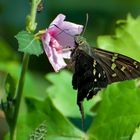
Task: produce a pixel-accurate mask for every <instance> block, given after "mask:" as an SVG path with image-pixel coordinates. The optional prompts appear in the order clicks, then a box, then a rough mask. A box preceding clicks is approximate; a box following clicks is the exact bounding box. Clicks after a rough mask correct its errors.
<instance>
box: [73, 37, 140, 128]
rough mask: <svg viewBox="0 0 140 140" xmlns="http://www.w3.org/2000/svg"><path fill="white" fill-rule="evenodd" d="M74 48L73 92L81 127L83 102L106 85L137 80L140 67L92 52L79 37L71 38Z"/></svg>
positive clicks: (110, 54)
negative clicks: (80, 116)
mask: <svg viewBox="0 0 140 140" xmlns="http://www.w3.org/2000/svg"><path fill="white" fill-rule="evenodd" d="M75 44H76V47H75V49H74V50H73V51H72V53H71V61H72V63H73V67H74V73H73V77H72V86H73V89H75V90H77V105H78V106H79V109H80V111H81V114H82V122H83V125H84V110H83V106H82V102H83V100H84V99H85V98H86V99H87V100H89V99H91V98H92V97H93V96H94V95H96V94H97V93H98V91H100V90H101V89H102V88H106V87H107V85H108V84H111V83H114V82H119V81H124V80H131V79H135V78H138V77H140V63H139V62H138V61H136V60H134V59H132V58H130V57H127V56H124V55H122V54H118V53H115V52H110V51H106V50H103V49H99V48H92V47H90V45H89V44H88V42H87V41H86V39H85V38H84V37H83V36H80V35H77V36H75Z"/></svg>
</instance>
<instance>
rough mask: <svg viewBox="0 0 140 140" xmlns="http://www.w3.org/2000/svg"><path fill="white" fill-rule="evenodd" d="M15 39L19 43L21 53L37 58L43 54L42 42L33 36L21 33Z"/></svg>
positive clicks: (24, 32)
mask: <svg viewBox="0 0 140 140" xmlns="http://www.w3.org/2000/svg"><path fill="white" fill-rule="evenodd" d="M15 37H16V39H17V40H18V43H19V49H18V50H19V51H21V52H24V53H29V54H32V55H36V56H39V55H40V54H42V53H43V49H42V47H41V45H40V41H39V40H37V39H36V38H35V37H34V35H33V34H31V33H28V32H26V31H21V32H19V33H18V34H17V35H16V36H15Z"/></svg>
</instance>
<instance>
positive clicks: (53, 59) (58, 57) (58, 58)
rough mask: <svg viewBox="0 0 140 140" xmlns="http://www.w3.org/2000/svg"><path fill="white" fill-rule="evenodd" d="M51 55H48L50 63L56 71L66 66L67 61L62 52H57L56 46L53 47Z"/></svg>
mask: <svg viewBox="0 0 140 140" xmlns="http://www.w3.org/2000/svg"><path fill="white" fill-rule="evenodd" d="M51 49H52V51H51V56H50V57H48V59H49V61H50V63H51V64H52V67H53V68H54V70H55V71H56V72H58V71H59V70H61V69H62V68H64V67H66V63H65V61H64V59H63V57H62V54H59V53H57V52H56V50H55V48H51Z"/></svg>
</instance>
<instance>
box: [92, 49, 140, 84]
mask: <svg viewBox="0 0 140 140" xmlns="http://www.w3.org/2000/svg"><path fill="white" fill-rule="evenodd" d="M93 51H94V54H95V55H96V56H98V58H99V59H98V63H99V64H100V65H101V66H102V68H103V69H104V71H105V72H106V75H107V78H108V84H110V83H113V82H118V81H124V80H131V79H135V78H138V77H140V63H139V62H138V61H136V60H134V59H132V58H130V57H127V56H124V55H121V54H118V53H113V52H109V51H105V50H102V49H94V50H93Z"/></svg>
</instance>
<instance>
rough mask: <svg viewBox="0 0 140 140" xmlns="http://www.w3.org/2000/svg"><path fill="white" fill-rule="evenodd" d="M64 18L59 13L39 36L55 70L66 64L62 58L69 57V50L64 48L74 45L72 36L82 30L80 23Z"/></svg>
mask: <svg viewBox="0 0 140 140" xmlns="http://www.w3.org/2000/svg"><path fill="white" fill-rule="evenodd" d="M64 20H65V15H62V14H59V15H58V16H57V17H56V18H55V19H54V20H53V22H52V23H51V24H50V26H49V28H48V29H46V32H45V33H44V34H43V35H42V37H41V40H42V42H43V46H44V50H45V53H46V55H47V56H48V59H49V61H50V63H51V64H52V66H53V68H54V70H55V71H56V72H58V71H59V70H60V69H62V68H64V67H65V66H66V65H67V64H66V63H65V61H64V58H67V59H69V58H70V54H71V51H70V50H66V48H68V47H71V48H73V47H75V42H74V36H75V35H78V34H80V33H81V32H82V30H83V26H82V25H78V24H75V23H72V22H68V21H64ZM64 50H65V51H64Z"/></svg>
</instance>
